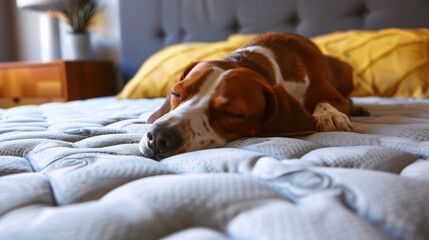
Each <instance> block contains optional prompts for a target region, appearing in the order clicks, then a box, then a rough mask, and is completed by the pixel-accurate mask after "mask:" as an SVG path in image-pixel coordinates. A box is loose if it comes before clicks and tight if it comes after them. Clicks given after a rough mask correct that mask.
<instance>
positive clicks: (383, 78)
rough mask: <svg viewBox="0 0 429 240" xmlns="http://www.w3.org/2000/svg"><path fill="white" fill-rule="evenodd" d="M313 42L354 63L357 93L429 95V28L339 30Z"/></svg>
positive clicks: (405, 95)
mask: <svg viewBox="0 0 429 240" xmlns="http://www.w3.org/2000/svg"><path fill="white" fill-rule="evenodd" d="M313 41H314V42H315V43H316V44H317V45H318V46H319V48H320V49H321V51H322V52H323V53H324V54H326V55H331V56H334V57H337V58H339V59H341V60H343V61H345V62H348V63H350V64H351V65H352V66H353V70H354V76H353V77H354V84H355V90H354V91H353V93H352V95H354V96H398V97H429V60H428V55H429V29H415V30H405V29H384V30H379V31H347V32H337V33H333V34H327V35H324V36H320V37H316V38H314V39H313Z"/></svg>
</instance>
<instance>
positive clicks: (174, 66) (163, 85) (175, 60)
mask: <svg viewBox="0 0 429 240" xmlns="http://www.w3.org/2000/svg"><path fill="white" fill-rule="evenodd" d="M254 37H255V35H239V34H237V35H231V36H230V37H229V38H228V40H227V41H222V42H215V43H181V44H176V45H172V46H170V47H166V48H164V49H162V50H161V51H159V52H157V53H155V54H154V55H153V56H151V57H150V58H148V59H147V60H146V61H145V62H144V64H143V65H142V66H141V68H140V69H139V70H138V71H137V73H136V75H135V76H134V77H133V78H132V79H131V80H130V81H129V82H128V83H127V84H126V85H125V87H124V88H123V89H122V91H121V92H120V93H119V94H118V95H117V96H116V97H117V98H118V99H125V98H154V97H165V96H166V95H167V94H168V92H169V91H170V88H171V87H172V86H173V85H174V83H176V82H177V81H179V79H180V76H181V75H182V73H183V71H184V70H185V68H186V67H187V66H188V65H189V64H191V63H193V62H196V61H200V60H215V59H220V58H223V57H226V56H228V55H229V54H230V53H231V52H233V51H234V50H236V49H237V48H239V47H240V46H241V45H243V44H244V43H246V42H248V41H249V40H251V39H252V38H254Z"/></svg>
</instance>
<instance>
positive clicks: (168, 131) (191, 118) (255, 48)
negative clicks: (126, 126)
mask: <svg viewBox="0 0 429 240" xmlns="http://www.w3.org/2000/svg"><path fill="white" fill-rule="evenodd" d="M352 90H353V83H352V68H351V67H350V66H349V65H348V64H346V63H343V62H341V61H339V60H336V59H333V58H327V57H325V56H324V55H322V53H321V52H320V51H319V49H318V48H317V47H316V45H314V44H313V43H312V42H311V41H310V40H309V39H307V38H304V37H301V36H299V35H295V34H286V33H266V34H262V35H259V36H258V37H256V38H254V39H253V40H251V41H250V42H248V43H247V44H245V45H244V46H242V47H241V48H239V49H238V50H236V51H235V52H233V53H232V54H230V55H229V56H227V57H225V58H223V59H221V60H215V61H203V62H197V63H194V64H192V65H190V66H189V67H188V68H187V69H186V70H185V71H184V73H183V75H182V77H181V79H180V81H179V82H177V83H176V84H175V85H174V86H173V87H172V88H171V91H170V92H169V94H168V96H167V98H166V101H165V103H164V104H163V105H162V106H161V108H160V109H159V110H158V111H156V112H155V113H153V114H152V115H151V116H150V117H149V119H148V122H149V123H153V125H152V127H151V128H150V129H149V130H148V132H147V133H146V134H145V135H144V136H143V138H142V140H141V142H140V151H141V152H142V153H143V155H144V156H146V157H149V158H153V159H157V160H160V159H163V158H165V157H169V156H172V155H175V154H178V153H183V152H189V151H195V150H200V149H205V148H214V147H220V146H224V145H225V144H226V143H227V142H229V141H232V140H235V139H238V138H241V137H255V136H261V137H262V136H289V135H297V134H307V133H313V132H316V131H352V130H353V126H352V123H351V122H350V119H349V115H350V106H349V104H348V102H347V100H346V99H347V96H348V94H350V92H351V91H352Z"/></svg>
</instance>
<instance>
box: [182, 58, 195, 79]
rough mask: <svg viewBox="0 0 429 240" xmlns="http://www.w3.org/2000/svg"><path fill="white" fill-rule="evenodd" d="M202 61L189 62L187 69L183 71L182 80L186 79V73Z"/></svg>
mask: <svg viewBox="0 0 429 240" xmlns="http://www.w3.org/2000/svg"><path fill="white" fill-rule="evenodd" d="M198 63H200V62H194V63H191V64H189V66H187V67H186V69H185V71H183V73H182V76H181V77H180V81H182V80H183V79H185V77H186V75H188V73H189V72H190V71H191V70H192V69H193V68H194V67H195V66H196V65H197V64H198Z"/></svg>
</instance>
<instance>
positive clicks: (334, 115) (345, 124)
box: [313, 102, 353, 132]
mask: <svg viewBox="0 0 429 240" xmlns="http://www.w3.org/2000/svg"><path fill="white" fill-rule="evenodd" d="M313 117H314V118H315V119H316V124H317V129H318V130H319V131H321V132H328V131H343V132H350V131H353V124H352V123H351V122H350V119H349V117H348V116H347V115H346V114H344V113H342V112H340V111H338V110H337V109H336V108H334V107H333V106H332V105H331V104H329V103H326V102H321V103H319V104H317V106H316V108H315V109H314V113H313Z"/></svg>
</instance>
